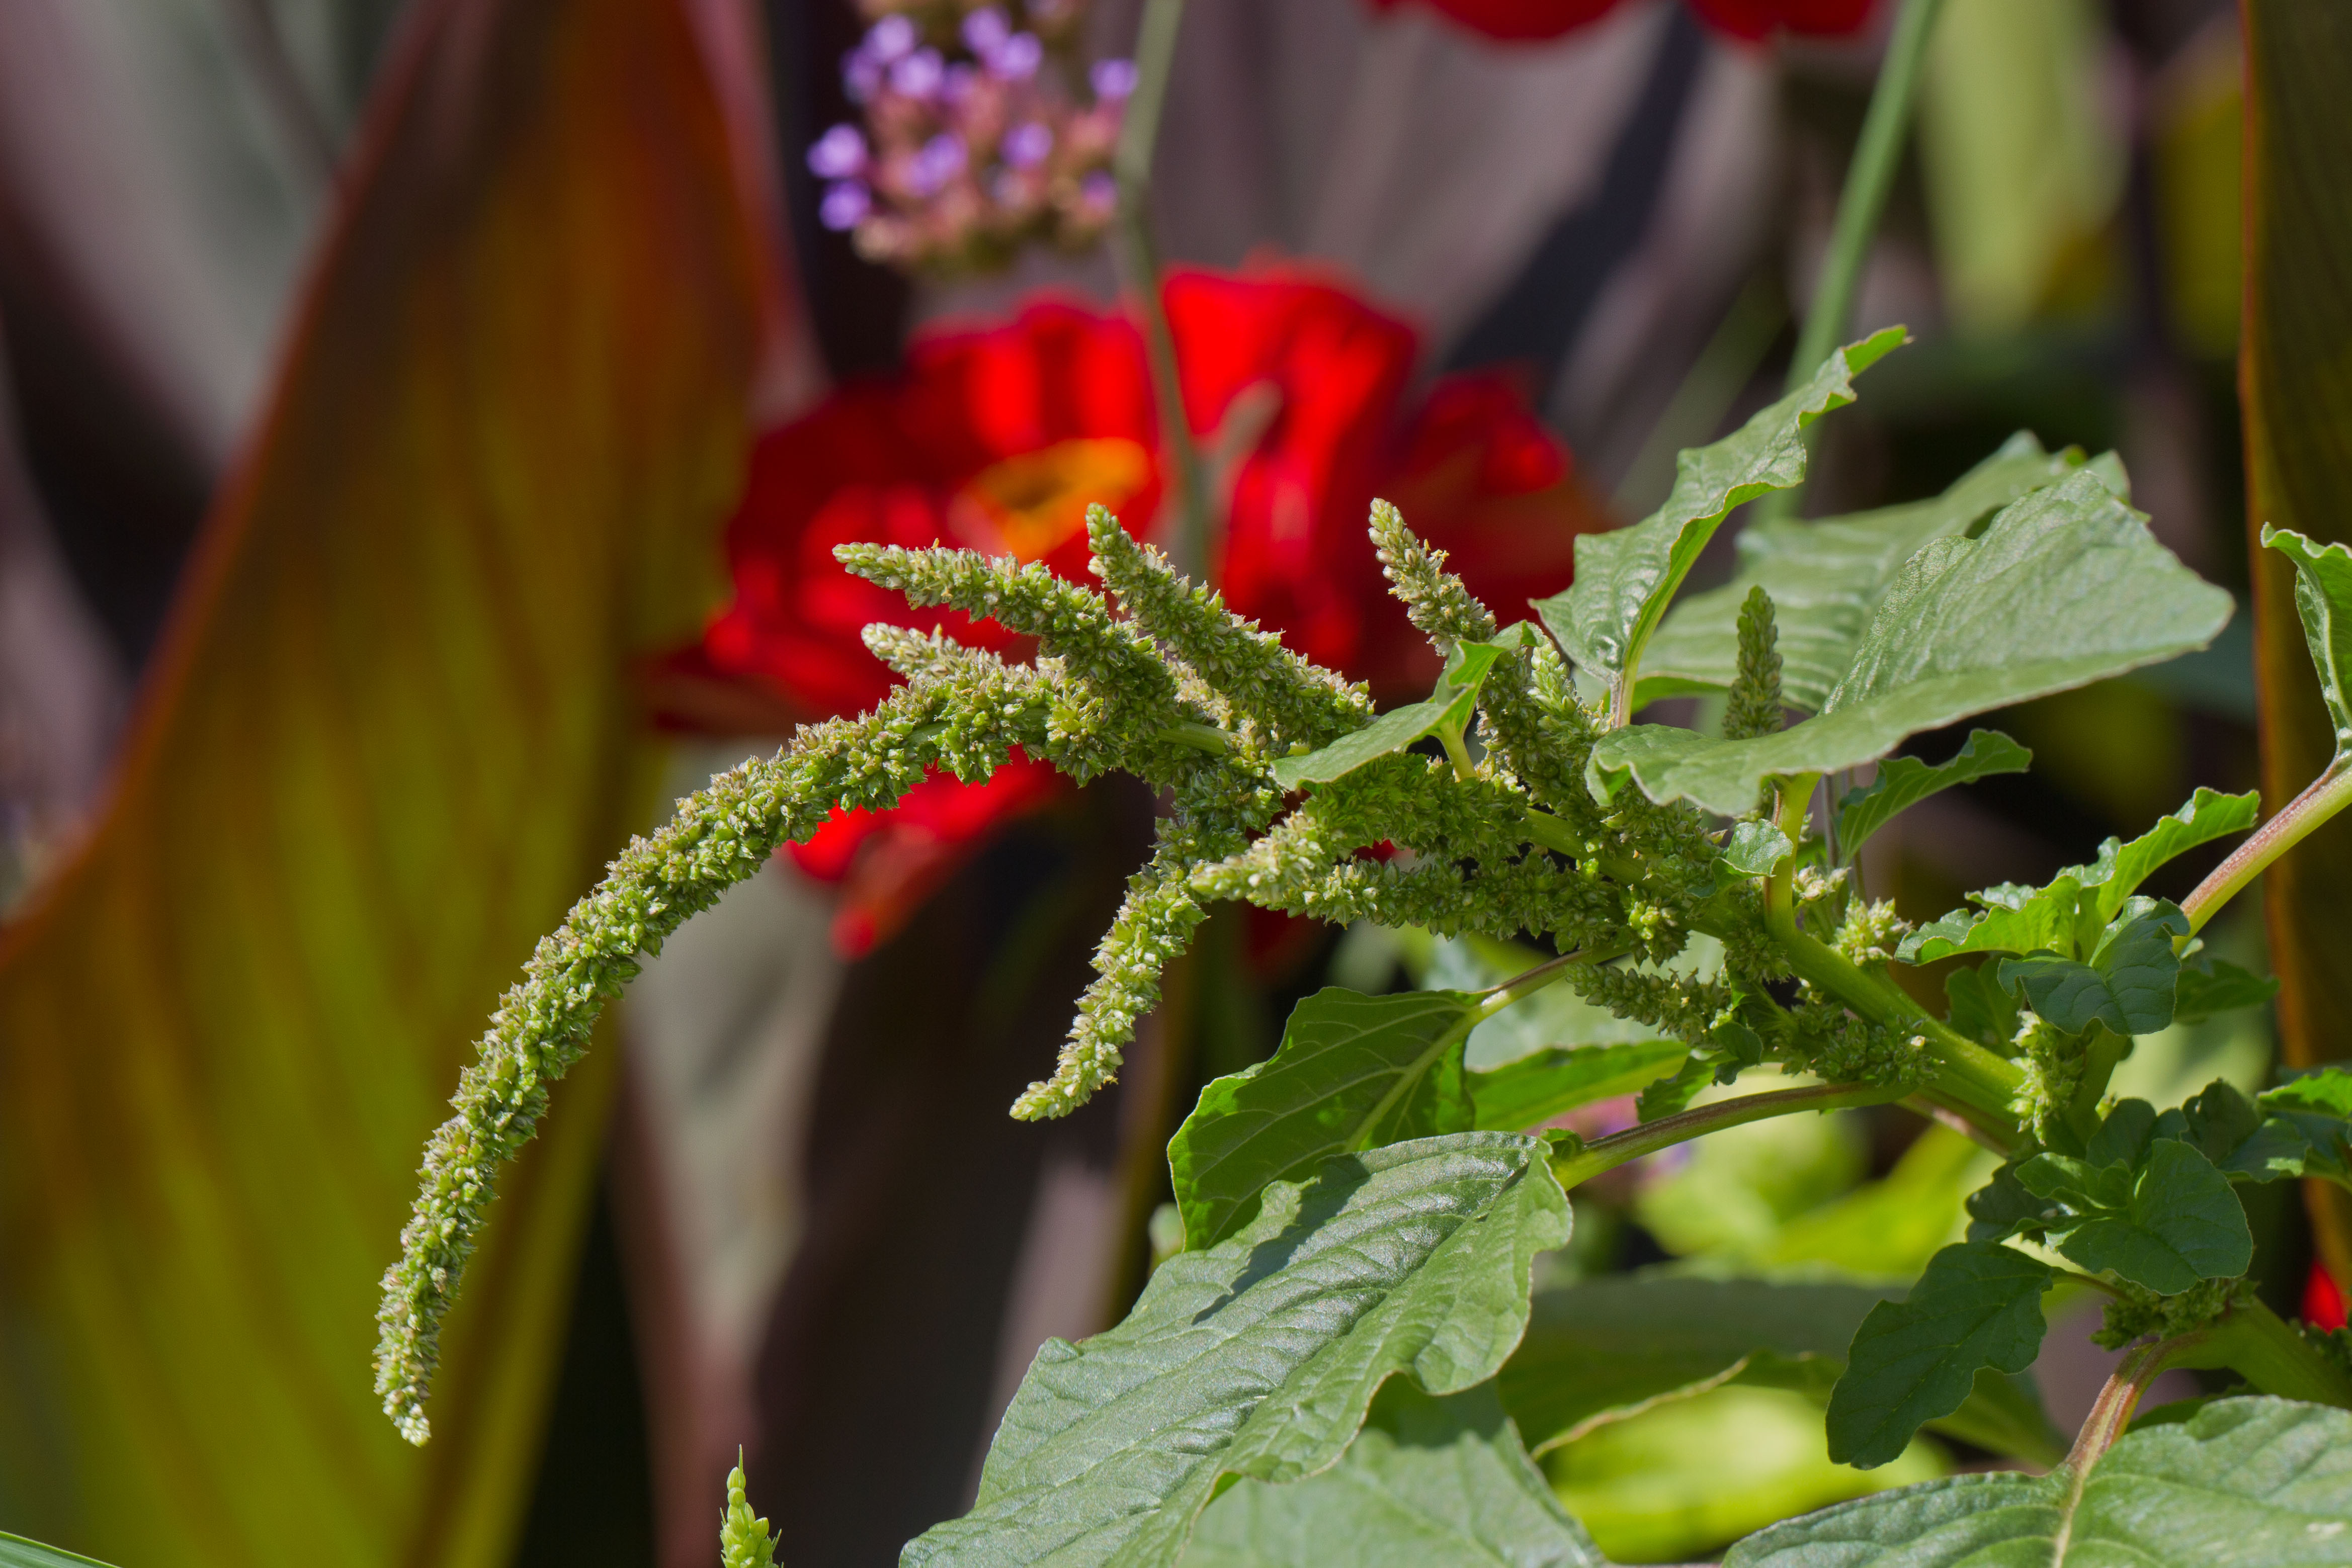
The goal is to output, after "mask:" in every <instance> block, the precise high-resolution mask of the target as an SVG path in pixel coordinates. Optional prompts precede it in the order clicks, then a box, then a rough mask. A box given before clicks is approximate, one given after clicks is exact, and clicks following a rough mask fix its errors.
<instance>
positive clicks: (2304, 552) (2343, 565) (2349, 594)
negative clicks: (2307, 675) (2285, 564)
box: [2263, 523, 2352, 757]
mask: <svg viewBox="0 0 2352 1568" xmlns="http://www.w3.org/2000/svg"><path fill="white" fill-rule="evenodd" d="M2263 544H2265V545H2267V546H2269V547H2270V548H2271V549H2274V550H2276V551H2278V552H2279V553H2280V554H2281V555H2284V556H2285V557H2286V558H2287V559H2289V560H2291V561H2293V562H2294V609H2295V614H2296V616H2297V617H2298V618H2299V619H2301V621H2302V622H2303V640H2304V642H2305V643H2306V644H2307V645H2308V646H2309V647H2310V649H2311V663H2312V666H2313V667H2314V668H2315V669H2316V670H2317V671H2318V672H2319V695H2321V697H2323V698H2324V699H2326V703H2327V716H2328V717H2329V718H2330V719H2332V720H2334V721H2335V724H2336V756H2338V757H2342V756H2344V755H2345V754H2346V752H2347V750H2352V549H2347V548H2346V547H2345V546H2343V545H2341V544H2331V545H2326V546H2321V545H2318V544H2315V543H2314V542H2313V541H2312V540H2311V539H2309V538H2305V536H2303V535H2302V534H2299V533H2297V532H2295V531H2294V529H2293V528H2273V527H2272V526H2271V525H2270V524H2268V523H2264V524H2263Z"/></svg>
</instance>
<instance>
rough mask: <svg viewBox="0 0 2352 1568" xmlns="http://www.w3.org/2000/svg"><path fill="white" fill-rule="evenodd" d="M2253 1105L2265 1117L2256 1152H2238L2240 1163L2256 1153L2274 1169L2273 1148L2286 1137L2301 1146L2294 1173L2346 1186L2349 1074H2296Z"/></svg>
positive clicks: (2350, 1144)
mask: <svg viewBox="0 0 2352 1568" xmlns="http://www.w3.org/2000/svg"><path fill="white" fill-rule="evenodd" d="M2257 1103H2258V1104H2259V1105H2260V1106H2261V1107H2262V1109H2263V1111H2264V1112H2266V1113H2268V1114H2267V1115H2265V1117H2264V1118H2263V1126H2262V1134H2261V1136H2260V1138H2259V1139H2258V1140H2257V1143H2256V1149H2255V1150H2241V1151H2238V1156H2239V1158H2240V1159H2241V1160H2245V1159H2248V1158H2249V1157H2250V1156H2251V1155H2253V1154H2254V1153H2256V1152H2259V1153H2260V1154H2261V1155H2265V1156H2267V1157H2268V1159H2269V1160H2270V1162H2271V1163H2273V1164H2275V1163H2277V1162H2278V1161H2279V1160H2280V1159H2281V1157H2282V1155H2281V1151H2280V1148H2279V1145H2281V1144H2282V1143H2284V1141H2285V1140H2287V1139H2290V1138H2291V1139H2293V1140H2294V1143H2295V1144H2297V1145H2301V1146H2300V1149H2299V1151H2298V1158H2299V1166H2298V1169H2299V1173H2300V1174H2303V1175H2306V1176H2326V1177H2328V1178H2329V1179H2331V1180H2334V1181H2338V1182H2342V1183H2344V1184H2345V1185H2347V1186H2352V1072H2347V1071H2345V1070H2344V1069H2342V1068H2340V1067H2329V1068H2319V1069H2314V1070H2312V1071H2305V1072H2300V1073H2297V1074H2295V1075H2294V1077H2292V1078H2290V1079H2288V1080H2287V1081H2286V1082H2284V1083H2282V1084H2280V1085H2279V1086H2278V1087H2277V1088H2275V1089H2273V1090H2270V1091H2268V1092H2264V1093H2263V1095H2262V1096H2261V1098H2260V1100H2259V1101H2258V1102H2257Z"/></svg>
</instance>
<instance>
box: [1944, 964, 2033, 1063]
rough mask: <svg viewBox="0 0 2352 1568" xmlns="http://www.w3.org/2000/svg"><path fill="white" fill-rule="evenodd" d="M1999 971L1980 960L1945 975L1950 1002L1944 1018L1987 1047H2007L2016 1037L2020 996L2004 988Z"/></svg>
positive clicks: (2002, 1048)
mask: <svg viewBox="0 0 2352 1568" xmlns="http://www.w3.org/2000/svg"><path fill="white" fill-rule="evenodd" d="M1997 972H1998V971H1997V968H1996V967H1995V966H1992V965H1988V964H1979V965H1978V966H1976V967H1974V968H1958V969H1954V970H1953V971H1952V972H1951V973H1950V974H1948V975H1947V976H1945V977H1944V995H1945V997H1946V998H1948V999H1949V1000H1950V1002H1951V1009H1950V1011H1949V1013H1948V1016H1947V1018H1946V1019H1945V1021H1946V1022H1948V1023H1949V1024H1950V1025H1951V1026H1952V1028H1953V1029H1955V1030H1958V1031H1959V1032H1960V1033H1961V1034H1963V1035H1966V1036H1967V1037H1968V1038H1969V1039H1970V1040H1975V1041H1976V1042H1977V1043H1978V1044H1979V1045H1981V1046H1983V1047H1985V1048H1986V1049H1987V1050H1990V1051H2007V1050H2008V1049H2009V1045H2010V1042H2011V1040H2015V1039H2016V1038H2017V998H2016V997H2015V996H2014V995H2012V994H2011V992H2009V991H2007V990H2004V989H2002V988H2001V987H2000V983H1999V981H1998V980H1997V978H1996V975H1997Z"/></svg>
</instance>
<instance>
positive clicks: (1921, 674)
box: [1570, 473, 2231, 816]
mask: <svg viewBox="0 0 2352 1568" xmlns="http://www.w3.org/2000/svg"><path fill="white" fill-rule="evenodd" d="M1598 537H1599V538H1610V537H1612V536H1609V535H1601V536H1598ZM1570 591H1571V592H1573V591H1574V590H1572V589H1571V590H1570ZM2230 609H2231V601H2230V596H2229V594H2228V593H2226V592H2224V591H2222V590H2221V589H2218V588H2215V587H2213V586H2212V585H2211V584H2210V583H2207V582H2203V581H2200V580H2199V579H2198V577H2197V575H2196V574H2195V573H2194V572H2191V571H2190V570H2189V569H2188V568H2186V567H2184V566H2182V565H2181V564H2180V562H2179V561H2178V560H2177V559H2174V558H2173V555H2172V553H2171V552H2170V551H2169V550H2168V549H2165V548H2164V547H2163V546H2162V545H2160V544H2158V543H2157V541H2156V538H2155V536H2153V535H2152V534H2150V533H2149V532H2148V531H2147V524H2146V522H2145V521H2144V520H2143V519H2142V518H2141V517H2140V515H2139V514H2138V513H2137V512H2135V511H2133V510H2132V509H2131V508H2130V507H2126V505H2124V503H2123V502H2121V501H2119V500H2117V499H2116V497H2115V496H2114V495H2113V494H2112V493H2111V492H2109V491H2108V490H2107V488H2106V487H2105V486H2104V485H2102V484H2101V483H2100V482H2099V480H2098V479H2097V477H2096V476H2094V475H2091V474H2087V473H2077V474H2076V475H2074V476H2073V477H2072V478H2070V479H2067V480H2065V481H2064V482H2063V483H2062V484H2058V485H2054V486H2050V487H2049V488H2047V489H2042V490H2037V491H2035V492H2033V493H2032V494H2031V495H2029V496H2027V497H2024V498H2023V499H2022V500H2020V501H2017V502H2015V503H2013V504H2012V505H2011V506H2010V507H2007V508H2006V509H2004V510H2003V511H2002V512H2001V513H2000V515H1999V516H1998V517H1994V518H1993V520H1992V522H1991V524H1990V526H1989V527H1988V528H1986V529H1985V532H1984V534H1983V536H1982V537H1981V538H1945V539H1938V540H1937V541H1936V542H1935V543H1934V544H1931V545H1929V546H1928V547H1927V549H1923V550H1921V551H1920V552H1919V553H1918V554H1917V555H1916V556H1914V557H1912V558H1911V559H1910V560H1909V561H1908V562H1906V564H1905V565H1904V568H1903V570H1902V571H1901V573H1900V574H1899V575H1898V576H1897V578H1896V580H1895V586H1894V587H1893V588H1892V589H1891V590H1890V591H1888V594H1887V597H1886V599H1885V601H1884V602H1883V603H1882V604H1880V606H1879V608H1878V612H1877V614H1876V615H1875V617H1874V619H1873V620H1872V622H1871V624H1870V628H1869V630H1868V631H1866V632H1864V634H1863V638H1862V642H1861V644H1860V646H1859V648H1858V649H1857V651H1856V653H1855V656H1854V663H1853V667H1852V668H1851V669H1849V670H1848V671H1847V672H1846V674H1845V675H1844V677H1843V679H1841V680H1840V681H1839V683H1838V685H1837V686H1836V688H1835V689H1834V690H1833V691H1832V692H1831V693H1830V695H1829V696H1828V698H1827V700H1826V701H1824V702H1823V704H1822V711H1821V713H1820V714H1819V715H1818V716H1815V717H1813V718H1810V719H1807V720H1805V721H1803V722H1802V723H1800V724H1797V725H1794V726H1792V727H1790V728H1788V729H1784V730H1781V731H1780V732H1779V733H1778V734H1775V735H1768V736H1760V737H1756V738H1754V739H1749V740H1717V739H1711V738H1709V737H1704V736H1700V735H1697V734H1696V733H1695V732H1693V731H1690V730H1686V729H1675V728H1670V727H1664V726H1660V725H1635V726H1633V727H1629V728H1625V729H1621V730H1618V731H1615V732H1613V733H1612V734H1610V735H1607V736H1604V737H1601V741H1600V743H1599V744H1598V745H1596V746H1595V747H1593V750H1592V758H1591V763H1590V764H1589V767H1588V771H1587V780H1588V782H1589V783H1591V786H1592V789H1593V791H1594V793H1595V794H1596V795H1603V796H1605V795H1609V794H1613V793H1614V792H1615V790H1616V789H1617V788H1618V787H1619V786H1620V785H1621V784H1622V780H1623V779H1624V777H1625V776H1627V775H1628V774H1630V775H1631V776H1632V778H1633V780H1634V781H1635V782H1636V783H1638V784H1639V785H1640V787H1641V789H1642V790H1643V793H1644V794H1646V795H1648V796H1649V797H1650V798H1651V799H1652V800H1657V801H1660V802H1664V801H1669V800H1692V801H1695V802H1696V803H1697V804H1699V805H1701V806H1704V807H1706V809H1707V810H1712V811H1717V812H1720V813H1722V814H1724V815H1727V816H1734V815H1738V814H1739V813H1741V812H1743V811H1745V810H1748V807H1749V805H1750V804H1751V803H1752V802H1753V800H1754V799H1755V793H1756V789H1757V786H1758V785H1759V783H1760V782H1761V781H1762V780H1763V779H1767V778H1771V777H1775V776H1788V775H1794V774H1802V773H1824V772H1830V771H1832V770H1834V769H1837V768H1853V767H1857V766H1859V765H1860V764H1862V763H1864V762H1872V761H1875V760H1877V759H1878V758H1882V757H1884V756H1885V755H1886V754H1887V753H1888V752H1889V751H1892V750H1893V749H1894V748H1895V747H1896V746H1897V745H1899V744H1900V743H1901V742H1902V740H1903V738H1904V737H1906V736H1907V735H1911V734H1914V733H1916V732H1917V731H1920V730H1927V729H1940V728H1941V727H1944V726H1946V725H1948V724H1952V723H1955V722H1957V721H1958V720H1960V719H1963V718H1967V717H1969V716H1970V715H1972V714H1979V713H1983V712H1985V711H1987V710H1988V709H1991V708H1997V707H2006V706H2009V705H2011V704H2012V703H2019V702H2023V701H2025V700H2026V699H2027V698H2029V697H2035V696H2042V695H2047V694H2049V693H2051V692H2056V691H2063V690H2066V689H2067V688H2069V687H2073V686H2080V685H2088V684H2090V683H2091V682H2094V681H2098V680H2104V679H2105V678H2107V677H2108V676H2110V675H2118V674H2123V673H2124V672H2125V671H2126V670H2131V669H2136V668H2137V667H2138V666H2140V665H2142V664H2154V663H2156V662H2158V661H2159V660H2163V659H2168V658H2171V657H2173V656H2174V655H2176V654H2179V653H2187V652H2188V651H2189V650H2190V649H2191V648H2200V647H2202V646H2204V645H2205V644H2206V643H2209V642H2210V641H2212V639H2213V636H2214V634H2215V633H2216V632H2220V631H2221V626H2222V624H2223V623H2224V622H2227V621H2228V619H2229V617H2230Z"/></svg>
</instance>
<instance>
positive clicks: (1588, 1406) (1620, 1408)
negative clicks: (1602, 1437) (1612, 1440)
mask: <svg viewBox="0 0 2352 1568" xmlns="http://www.w3.org/2000/svg"><path fill="white" fill-rule="evenodd" d="M1886 1294H1887V1292H1886V1291H1882V1290H1876V1289H1873V1288H1872V1287H1870V1286H1867V1285H1848V1284H1786V1285H1783V1284H1775V1283H1770V1282H1768V1281H1760V1280H1710V1279H1701V1278H1696V1277H1693V1276H1688V1275H1675V1274H1660V1273H1635V1274H1617V1275H1610V1276H1605V1277H1603V1278H1601V1279H1597V1280H1589V1281H1584V1282H1582V1283H1580V1284H1576V1285H1570V1286H1566V1287H1563V1288H1559V1289H1556V1290H1549V1291H1538V1292H1537V1294H1536V1297H1535V1301H1534V1304H1533V1307H1532V1310H1531V1314H1530V1316H1529V1318H1528V1333H1527V1337H1526V1338H1525V1339H1524V1340H1522V1341H1521V1342H1520V1343H1519V1348H1518V1349H1517V1351H1515V1352H1513V1353H1512V1355H1511V1359H1510V1360H1509V1362H1508V1363H1507V1364H1505V1365H1504V1367H1503V1372H1502V1375H1501V1378H1500V1379H1499V1380H1498V1386H1499V1387H1500V1388H1501V1390H1502V1396H1503V1406H1504V1407H1505V1408H1506V1409H1507V1410H1508V1411H1510V1413H1511V1417H1512V1419H1513V1420H1515V1421H1517V1423H1518V1426H1519V1435H1520V1436H1521V1437H1524V1438H1526V1439H1527V1444H1528V1448H1529V1449H1530V1450H1531V1451H1533V1452H1536V1453H1542V1452H1543V1451H1544V1450H1545V1449H1547V1448H1555V1447H1557V1446H1559V1444H1561V1443H1569V1442H1573V1441H1575V1440H1576V1439H1577V1438H1578V1437H1582V1436H1583V1435H1584V1434H1585V1433H1587V1432H1589V1431H1591V1430H1592V1429H1593V1428H1594V1427H1598V1426H1601V1425H1602V1424H1603V1423H1605V1422H1609V1421H1613V1420H1620V1419H1622V1418H1623V1417H1625V1416H1630V1415H1633V1413H1635V1412H1636V1411H1639V1410H1643V1409H1647V1408H1649V1407H1650V1406H1654V1405H1655V1404H1657V1403H1658V1402H1659V1401H1661V1400H1664V1399H1671V1398H1686V1397H1689V1396H1692V1395H1695V1394H1698V1393H1702V1392H1704V1391H1705V1390H1706V1389H1709V1388H1716V1387H1720V1386H1721V1385H1724V1384H1726V1383H1730V1382H1734V1381H1744V1382H1748V1383H1756V1384H1763V1385H1768V1386H1772V1387H1782V1388H1799V1389H1811V1390H1814V1391H1816V1392H1818V1393H1820V1394H1822V1395H1823V1396H1826V1395H1827V1393H1828V1391H1829V1387H1830V1385H1832V1383H1834V1382H1835V1381H1836V1379H1837V1375H1838V1373H1839V1371H1840V1369H1841V1368H1842V1367H1843V1364H1844V1362H1845V1349H1846V1345H1847V1343H1848V1342H1850V1341H1851V1340H1852V1339H1853V1333H1854V1330H1855V1329H1856V1328H1857V1327H1858V1326H1860V1324H1861V1322H1862V1321H1863V1318H1864V1314H1866V1313H1867V1312H1869V1311H1870V1310H1871V1309H1872V1308H1873V1307H1874V1306H1876V1305H1877V1304H1878V1303H1879V1302H1880V1301H1884V1300H1885V1298H1886Z"/></svg>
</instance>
